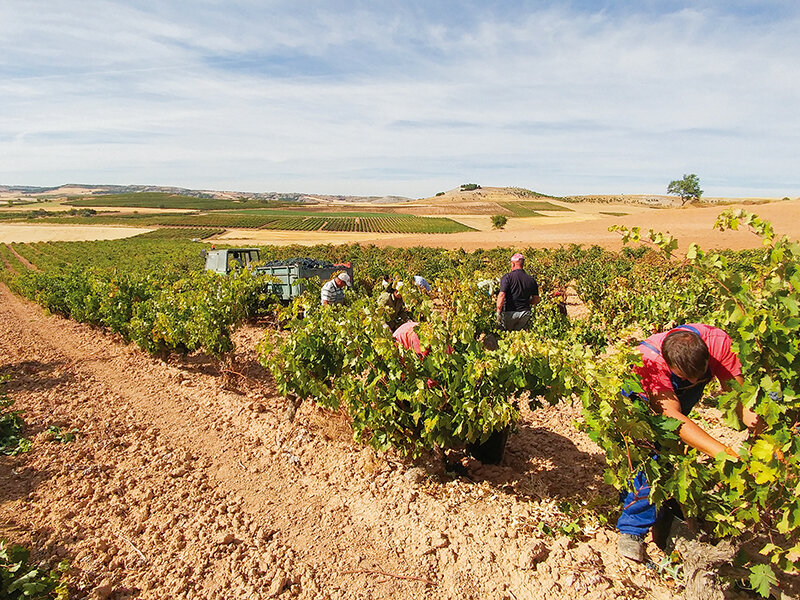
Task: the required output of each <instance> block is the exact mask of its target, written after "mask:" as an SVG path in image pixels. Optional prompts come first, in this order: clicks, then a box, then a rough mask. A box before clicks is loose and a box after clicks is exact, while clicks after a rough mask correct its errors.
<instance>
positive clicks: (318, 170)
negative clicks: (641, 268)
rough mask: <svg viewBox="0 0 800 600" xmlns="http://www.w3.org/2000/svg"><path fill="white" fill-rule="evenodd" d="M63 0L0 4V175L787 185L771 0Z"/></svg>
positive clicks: (788, 151)
mask: <svg viewBox="0 0 800 600" xmlns="http://www.w3.org/2000/svg"><path fill="white" fill-rule="evenodd" d="M298 5H300V6H301V7H306V8H305V9H304V10H303V9H301V8H297V6H298ZM62 6H63V4H62V3H59V2H55V1H53V0H51V1H50V2H37V3H30V2H23V1H13V2H11V3H6V4H4V5H2V7H0V40H2V41H0V57H5V58H0V165H2V166H0V182H1V183H24V184H29V185H37V184H41V185H49V184H58V183H64V182H66V181H76V180H81V181H83V182H106V183H114V182H120V183H162V184H173V185H183V186H187V187H209V188H217V187H224V188H227V189H231V188H233V189H236V188H241V189H254V190H277V191H288V190H294V191H303V190H309V191H316V192H325V191H328V192H331V193H376V194H383V193H396V194H407V195H411V196H417V195H427V194H429V193H433V192H435V191H439V190H440V189H445V188H449V187H454V186H455V185H458V184H459V183H462V182H463V181H467V180H470V181H472V180H476V179H479V178H481V179H483V180H484V181H483V183H484V184H485V185H490V184H494V185H518V186H524V187H531V188H534V189H537V190H538V191H542V192H548V193H554V194H566V193H592V192H593V193H604V192H608V193H621V192H628V193H639V192H642V193H644V192H652V193H657V192H662V191H663V190H664V189H665V187H666V183H667V182H668V181H669V180H670V179H672V178H675V177H677V176H680V175H681V174H682V173H683V172H697V173H698V174H699V175H700V177H701V181H702V182H704V181H709V182H712V185H706V186H705V187H704V189H706V191H707V193H708V194H709V195H713V194H715V193H716V192H715V191H714V190H715V189H720V190H722V189H724V190H726V193H736V194H739V195H750V194H754V193H765V194H773V195H796V194H797V193H798V192H797V188H800V180H798V178H797V176H796V175H795V170H796V168H795V166H794V164H793V162H794V160H793V159H794V157H796V153H797V147H798V141H800V131H798V127H799V126H798V124H797V120H796V118H795V116H794V113H795V107H796V106H797V103H798V101H799V100H800V72H799V71H800V60H798V59H799V58H800V42H798V41H797V39H796V36H795V35H793V33H794V31H796V29H797V25H798V21H800V19H798V14H797V11H796V10H793V9H791V8H789V9H788V10H789V13H788V16H787V15H786V14H783V15H782V16H781V18H779V19H778V18H770V17H769V16H764V15H758V18H755V17H753V16H742V15H741V14H735V13H732V12H720V11H721V10H722V9H715V10H710V9H707V10H698V9H691V10H683V11H678V12H672V13H670V12H662V13H656V14H654V13H652V12H650V13H648V14H644V13H639V14H637V13H630V14H628V13H620V14H617V13H614V12H610V11H606V12H600V13H592V12H567V11H566V10H565V9H562V8H552V9H547V8H545V9H540V10H528V11H524V12H519V13H518V14H509V13H506V14H498V13H497V12H496V11H495V12H493V13H492V12H490V11H489V10H488V9H485V8H484V7H483V5H482V4H477V3H476V4H469V3H459V6H460V7H462V8H463V10H462V11H461V12H460V13H459V14H458V15H457V18H456V19H453V20H447V19H444V18H443V17H441V16H440V15H434V14H432V13H431V11H432V10H434V9H433V8H426V7H424V6H423V5H421V4H420V5H415V4H413V3H411V4H407V5H403V6H402V7H401V8H394V9H393V10H392V11H391V12H389V11H379V10H377V9H375V8H372V6H373V5H371V4H364V5H363V7H362V8H358V7H357V8H352V9H349V8H347V7H346V6H344V5H343V6H336V5H335V4H332V3H318V4H316V6H315V5H314V4H313V3H291V4H289V3H286V4H281V3H275V2H273V3H269V4H267V5H263V4H262V3H256V2H253V3H246V2H236V3H227V2H226V3H213V2H196V3H191V4H189V3H183V2H174V1H173V2H167V3H159V4H156V3H154V4H153V5H152V6H148V5H147V4H146V3H125V2H101V1H90V2H84V3H79V4H77V5H74V6H70V10H69V12H64V11H63V9H62V8H60V7H62ZM142 7H144V8H142ZM737 190H738V191H737Z"/></svg>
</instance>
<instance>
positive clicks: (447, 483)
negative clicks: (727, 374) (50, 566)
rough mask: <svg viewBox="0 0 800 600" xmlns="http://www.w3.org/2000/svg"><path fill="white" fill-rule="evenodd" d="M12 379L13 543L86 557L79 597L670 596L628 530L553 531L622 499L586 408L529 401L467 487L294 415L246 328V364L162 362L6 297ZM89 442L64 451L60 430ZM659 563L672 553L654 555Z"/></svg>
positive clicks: (1, 358) (304, 413)
mask: <svg viewBox="0 0 800 600" xmlns="http://www.w3.org/2000/svg"><path fill="white" fill-rule="evenodd" d="M0 320H2V323H3V327H2V328H0V373H4V374H10V375H11V378H12V379H11V381H10V382H9V384H8V385H7V391H8V392H9V394H10V396H11V397H12V398H13V400H14V401H15V403H16V404H15V408H18V409H22V410H23V411H24V418H25V420H26V422H27V427H28V428H27V435H28V436H29V437H31V439H32V440H33V448H32V450H31V451H30V452H29V453H27V454H23V455H20V456H17V457H0V523H1V524H3V525H2V526H1V527H0V536H2V537H6V538H9V539H11V540H13V541H14V542H17V543H24V544H29V545H31V546H32V547H35V548H37V549H39V550H38V555H37V557H38V558H45V557H52V558H53V560H56V559H57V558H67V559H69V560H70V561H71V562H72V574H73V575H72V586H73V590H74V597H76V598H84V597H86V598H114V599H122V598H134V597H135V598H144V599H162V598H163V599H167V598H225V599H231V598H237V599H238V598H241V599H247V598H278V597H280V598H302V599H309V600H311V599H320V598H321V599H351V598H361V599H383V598H391V599H395V598H396V599H407V598H422V599H434V598H436V599H439V598H442V599H454V600H468V599H484V598H490V599H494V598H497V599H510V600H513V599H517V600H521V599H523V598H525V599H537V600H538V599H541V598H558V599H561V598H566V599H578V598H580V599H608V600H610V599H612V598H648V599H653V598H656V599H662V598H663V599H667V598H672V597H673V594H674V591H675V590H674V589H673V587H672V583H671V582H670V581H669V580H667V579H662V578H661V577H660V576H658V575H657V574H655V573H654V572H653V571H650V570H648V569H647V568H646V567H643V566H639V565H634V564H632V563H628V562H627V561H625V560H624V559H621V558H619V557H618V556H617V555H616V550H615V545H616V539H617V538H616V533H615V531H614V530H613V527H611V526H603V525H601V524H599V523H595V524H592V523H589V524H586V525H584V527H583V533H582V534H581V535H579V536H578V538H577V539H571V538H568V537H564V536H562V535H556V536H549V535H545V533H543V532H542V531H541V529H540V524H548V525H550V526H554V525H556V524H557V520H558V519H557V517H558V515H560V514H561V513H560V511H559V508H558V504H559V503H561V502H564V501H570V502H572V503H573V504H575V505H580V502H581V499H584V500H588V499H595V500H596V501H598V502H600V503H601V504H602V503H603V502H606V503H610V504H613V503H614V501H615V498H616V493H615V491H614V490H612V489H610V488H608V487H607V486H605V485H604V484H603V482H602V468H603V458H602V455H601V454H600V452H599V451H598V448H597V447H596V446H595V445H594V444H593V443H592V442H591V441H590V440H589V439H588V438H587V437H586V436H585V435H584V434H583V433H580V432H578V431H577V430H576V429H575V427H574V426H573V424H572V423H573V421H574V420H575V419H578V418H579V410H578V407H577V406H574V405H569V404H567V405H560V406H559V407H557V408H548V409H540V410H537V411H535V412H531V411H529V410H527V407H523V419H522V421H521V423H520V425H519V429H518V431H516V432H515V433H514V434H512V436H511V438H510V440H509V443H508V447H507V452H506V457H505V459H504V462H503V463H502V465H500V466H484V465H481V464H480V463H478V462H476V461H474V460H471V459H467V458H465V459H464V464H465V466H466V470H465V471H464V473H463V474H462V475H460V476H459V475H455V474H454V473H451V474H447V473H445V472H443V470H441V469H438V468H437V466H436V462H435V461H434V462H431V463H430V465H429V466H428V467H423V466H420V465H416V466H415V465H413V464H411V463H408V462H405V461H402V460H400V459H399V458H398V457H396V456H393V455H391V454H388V455H377V454H376V453H375V452H374V451H372V450H371V449H368V448H364V447H361V446H358V445H355V444H354V443H353V442H352V439H351V433H350V430H349V427H348V425H347V423H346V422H345V421H344V419H343V417H342V416H341V415H338V414H335V413H330V412H324V411H322V410H320V409H318V408H315V407H314V406H312V405H311V404H310V403H306V404H304V405H302V406H301V407H300V409H299V410H298V412H297V415H296V418H295V420H294V421H293V422H289V421H288V420H286V418H285V417H284V411H285V408H286V406H285V401H284V400H283V399H282V398H281V397H279V396H278V395H277V394H276V392H275V390H274V387H273V384H272V383H271V381H270V378H269V377H268V375H267V373H266V371H265V370H264V369H263V368H262V367H261V366H260V365H258V363H257V362H256V360H255V352H254V350H253V348H254V345H255V344H256V343H257V341H258V340H260V339H261V338H262V336H263V335H264V330H263V329H262V328H259V327H253V326H251V327H247V328H245V329H243V330H241V331H240V332H239V333H238V334H237V338H236V342H237V350H236V352H235V358H234V361H233V363H232V367H231V370H232V371H235V373H227V374H226V376H225V377H223V376H220V371H219V366H218V365H217V364H216V363H215V362H213V361H211V360H209V359H205V358H203V357H197V356H190V357H187V358H184V359H175V360H170V361H169V362H166V363H165V362H162V361H160V360H157V359H154V358H151V357H149V356H147V355H145V354H143V353H142V352H141V351H140V350H138V349H137V348H135V347H134V346H132V345H126V344H125V343H123V342H122V341H121V340H119V339H115V338H114V337H113V336H111V335H108V334H106V333H103V332H102V331H100V330H97V329H93V328H91V327H88V326H85V325H82V324H78V323H74V322H71V321H67V320H64V319H61V318H58V317H55V316H48V315H45V314H43V313H42V311H41V309H40V308H39V307H38V306H36V305H33V304H31V303H29V302H27V301H25V300H22V299H20V298H18V297H15V296H13V295H12V294H11V293H10V292H9V291H8V290H7V288H5V287H4V286H3V287H2V288H0ZM54 424H55V425H58V426H60V427H62V428H63V430H66V431H69V430H72V429H77V430H78V431H79V434H78V437H77V440H76V441H74V442H71V443H66V444H63V443H58V442H56V441H53V440H51V439H50V436H49V435H48V433H47V431H46V430H47V428H48V426H50V425H54ZM650 551H651V553H652V554H653V556H654V558H656V559H658V558H659V556H660V555H659V554H658V551H657V550H655V549H654V548H650Z"/></svg>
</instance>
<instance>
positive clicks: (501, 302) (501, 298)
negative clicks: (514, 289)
mask: <svg viewBox="0 0 800 600" xmlns="http://www.w3.org/2000/svg"><path fill="white" fill-rule="evenodd" d="M505 303H506V293H505V292H500V293H499V294H497V312H503V305H504V304H505Z"/></svg>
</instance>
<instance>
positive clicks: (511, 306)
mask: <svg viewBox="0 0 800 600" xmlns="http://www.w3.org/2000/svg"><path fill="white" fill-rule="evenodd" d="M524 266H525V257H523V256H522V254H520V253H519V252H517V253H516V254H514V256H512V257H511V272H509V273H506V274H505V275H503V276H502V277H501V278H500V293H499V294H498V296H497V321H498V324H500V325H501V326H502V327H503V328H504V329H505V330H506V331H517V330H520V329H527V327H528V323H529V322H530V320H531V305H532V304H538V303H539V284H538V283H536V279H534V278H533V277H532V276H530V275H528V274H527V273H526V272H525V269H524Z"/></svg>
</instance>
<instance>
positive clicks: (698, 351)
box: [617, 323, 758, 562]
mask: <svg viewBox="0 0 800 600" xmlns="http://www.w3.org/2000/svg"><path fill="white" fill-rule="evenodd" d="M639 351H640V352H641V354H642V366H641V367H636V373H637V374H638V375H639V377H640V378H641V381H642V389H644V396H642V395H641V394H631V396H633V397H637V398H639V399H641V400H643V401H645V402H648V403H649V405H650V407H651V408H652V409H653V411H654V412H656V413H657V414H659V415H663V416H665V417H672V418H674V419H678V420H679V421H682V422H683V423H682V424H681V426H680V430H679V435H680V437H681V439H682V440H683V441H684V442H685V443H686V444H688V445H689V446H691V447H692V448H695V449H697V450H699V451H700V452H702V453H704V454H707V455H708V456H712V457H713V456H716V455H718V454H720V453H723V452H724V453H727V454H729V455H730V456H732V457H734V458H738V455H737V454H736V452H735V451H734V450H733V449H731V448H730V447H728V446H726V445H725V444H723V443H722V442H720V441H719V440H717V439H715V438H714V437H712V436H711V435H709V434H708V433H707V432H706V431H705V430H703V428H702V427H700V426H699V425H698V424H697V423H695V422H694V421H693V420H692V419H691V418H690V417H689V416H688V415H689V413H690V412H691V410H692V408H694V406H695V404H697V402H698V401H699V400H700V398H702V396H703V391H704V389H705V386H706V384H708V383H709V382H710V381H711V380H712V379H713V378H715V377H716V378H717V379H718V380H719V382H720V385H721V387H722V389H723V390H725V391H727V390H729V389H730V382H731V381H732V380H735V381H737V382H738V383H739V384H740V385H742V384H743V383H744V380H743V379H742V365H741V363H740V362H739V358H738V357H737V356H736V354H734V353H733V351H732V350H731V338H730V337H729V336H728V334H727V333H725V332H724V331H722V330H721V329H718V328H716V327H712V326H710V325H703V324H700V323H691V324H687V325H681V326H679V327H676V328H675V329H672V330H671V331H668V332H664V333H658V334H655V335H653V336H650V337H649V338H647V339H646V340H645V341H644V342H642V343H641V344H640V345H639ZM739 417H740V419H742V421H743V423H744V424H745V425H746V426H747V427H748V429H750V430H751V431H755V430H756V429H757V427H758V417H757V415H756V414H755V413H753V412H752V411H751V410H749V409H746V408H744V407H743V406H742V405H741V404H740V405H739ZM634 488H635V490H634V491H633V492H628V493H627V494H626V495H624V498H623V509H622V514H621V515H620V517H619V520H618V521H617V529H619V531H620V539H619V545H618V549H619V552H620V554H621V555H622V556H625V557H626V558H630V559H632V560H635V561H637V562H643V561H644V560H645V559H646V556H645V552H644V536H645V534H646V533H647V532H648V531H649V530H650V528H651V527H652V526H653V525H654V524H655V522H656V520H657V517H658V515H657V511H656V507H655V506H654V505H652V504H650V502H649V494H650V484H649V483H648V482H647V480H646V479H645V477H644V473H643V472H641V471H640V472H639V473H638V474H637V475H636V477H635V478H634Z"/></svg>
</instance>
